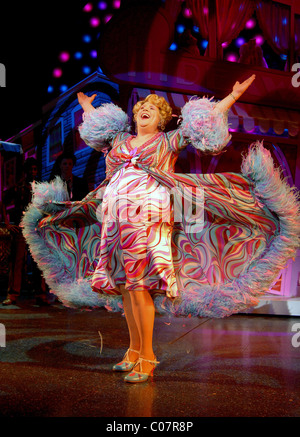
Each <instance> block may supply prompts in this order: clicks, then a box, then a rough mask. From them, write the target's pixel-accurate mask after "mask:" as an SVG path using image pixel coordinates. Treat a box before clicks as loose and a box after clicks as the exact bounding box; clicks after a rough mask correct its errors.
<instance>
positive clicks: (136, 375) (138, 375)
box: [124, 357, 159, 383]
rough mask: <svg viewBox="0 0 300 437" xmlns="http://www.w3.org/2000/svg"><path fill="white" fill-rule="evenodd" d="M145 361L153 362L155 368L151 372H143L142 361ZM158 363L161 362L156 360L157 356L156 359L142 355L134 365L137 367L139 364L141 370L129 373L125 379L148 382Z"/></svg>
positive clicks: (133, 381) (134, 381) (127, 380)
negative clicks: (148, 358)
mask: <svg viewBox="0 0 300 437" xmlns="http://www.w3.org/2000/svg"><path fill="white" fill-rule="evenodd" d="M143 361H146V362H147V363H150V364H153V369H152V370H151V371H150V373H144V372H143V369H142V362H143ZM158 363H159V361H156V357H155V359H154V360H146V359H145V358H141V357H140V358H139V359H138V360H137V362H136V363H135V365H134V366H133V367H137V366H138V364H139V365H140V370H141V371H140V372H131V373H129V374H128V375H126V376H125V378H124V381H126V382H132V383H137V382H146V381H147V380H148V378H149V376H153V372H154V369H155V367H156V366H157V364H158Z"/></svg>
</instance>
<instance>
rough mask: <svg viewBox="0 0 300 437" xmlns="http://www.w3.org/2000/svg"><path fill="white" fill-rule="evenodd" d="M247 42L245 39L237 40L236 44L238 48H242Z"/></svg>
mask: <svg viewBox="0 0 300 437" xmlns="http://www.w3.org/2000/svg"><path fill="white" fill-rule="evenodd" d="M245 42H246V41H245V40H244V38H237V40H236V42H235V45H236V46H237V47H241V46H242V45H243V44H245Z"/></svg>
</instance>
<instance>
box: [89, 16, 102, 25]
mask: <svg viewBox="0 0 300 437" xmlns="http://www.w3.org/2000/svg"><path fill="white" fill-rule="evenodd" d="M99 24H100V18H98V17H92V18H91V19H90V25H91V26H92V27H98V26H99Z"/></svg>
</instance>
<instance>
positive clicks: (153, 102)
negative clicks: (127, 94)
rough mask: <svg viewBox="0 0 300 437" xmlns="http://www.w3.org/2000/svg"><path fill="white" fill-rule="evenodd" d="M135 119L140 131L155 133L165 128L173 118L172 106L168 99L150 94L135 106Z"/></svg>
mask: <svg viewBox="0 0 300 437" xmlns="http://www.w3.org/2000/svg"><path fill="white" fill-rule="evenodd" d="M132 111H133V115H134V121H135V122H136V124H137V130H138V132H141V130H143V131H144V132H147V133H148V132H149V133H155V132H159V131H161V130H164V128H165V126H166V124H167V123H168V122H169V121H170V120H171V118H172V108H171V106H170V105H169V104H168V103H167V101H166V100H165V99H164V98H163V97H161V96H158V95H156V94H149V95H148V96H147V97H146V98H145V99H144V100H140V101H139V102H137V103H136V104H135V105H134V107H133V110H132Z"/></svg>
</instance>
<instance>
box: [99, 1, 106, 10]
mask: <svg viewBox="0 0 300 437" xmlns="http://www.w3.org/2000/svg"><path fill="white" fill-rule="evenodd" d="M98 8H99V9H100V10H101V11H104V10H105V9H106V8H107V3H106V2H99V3H98Z"/></svg>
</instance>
